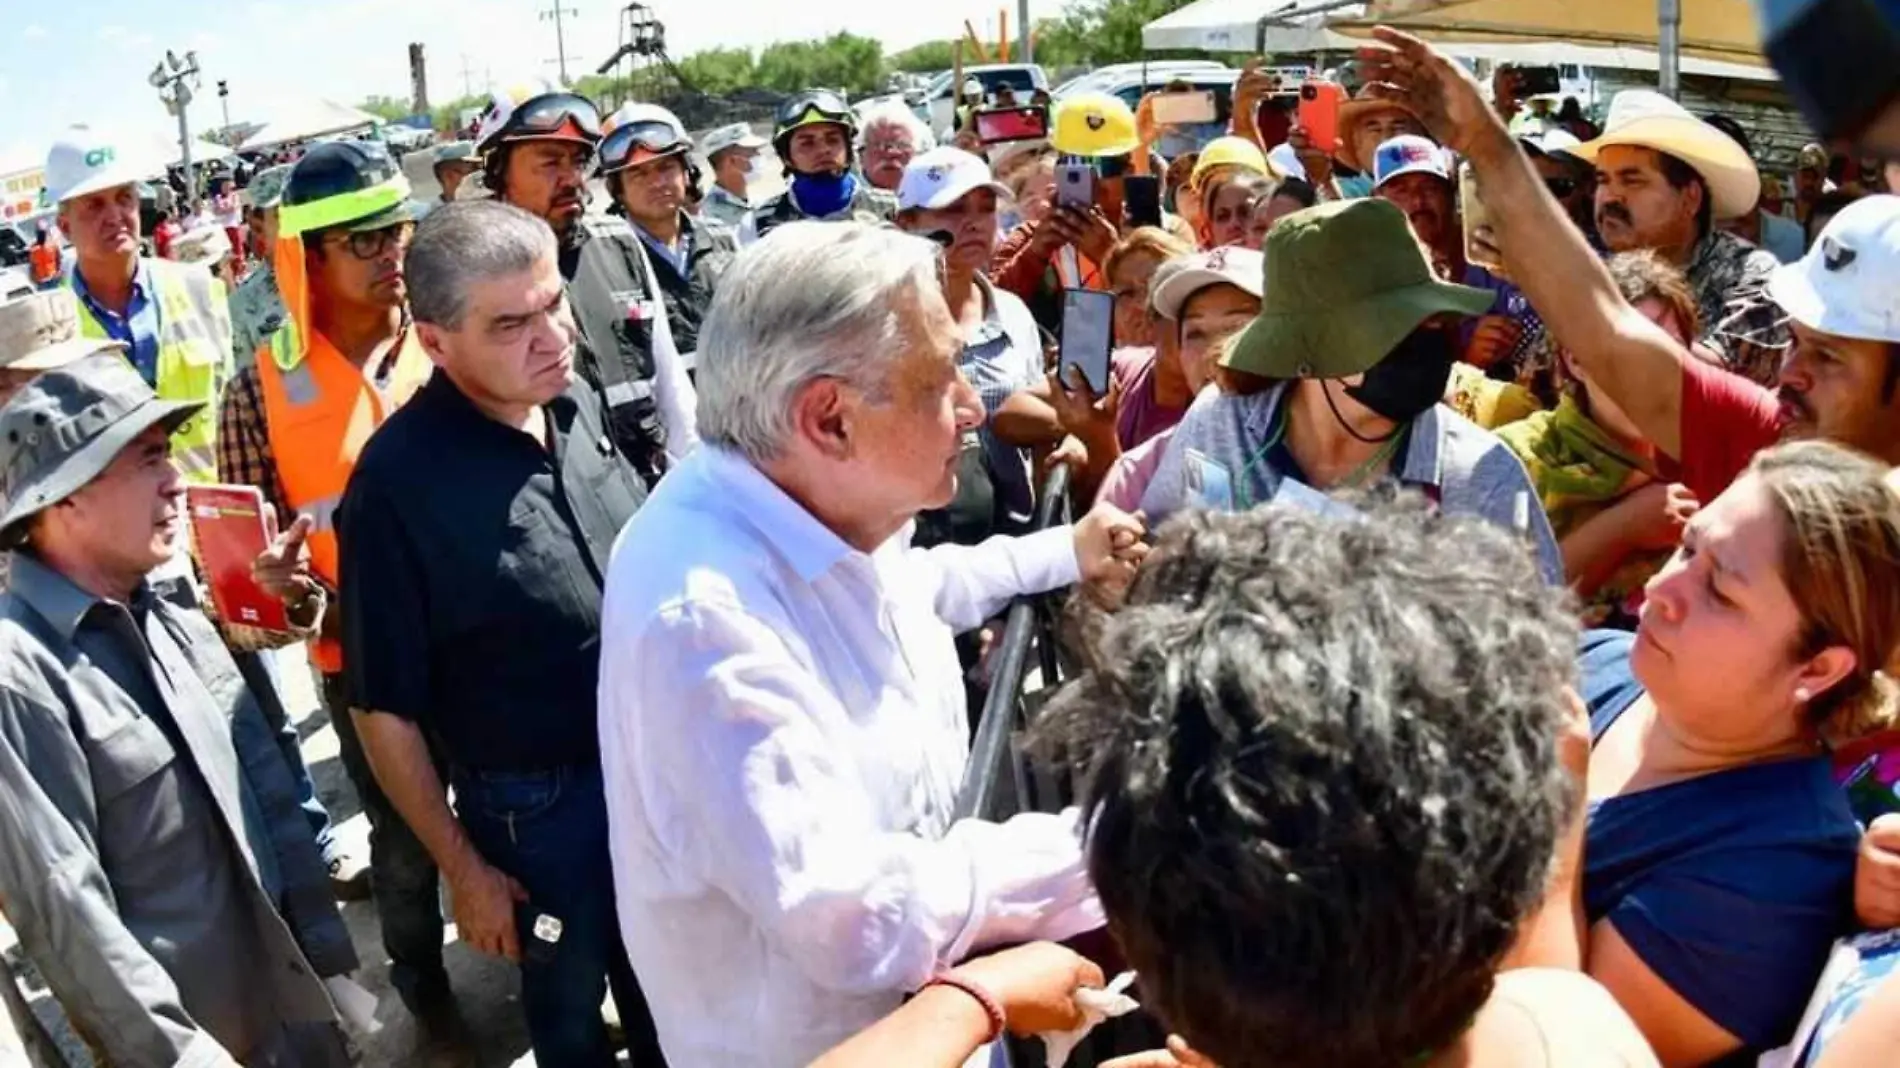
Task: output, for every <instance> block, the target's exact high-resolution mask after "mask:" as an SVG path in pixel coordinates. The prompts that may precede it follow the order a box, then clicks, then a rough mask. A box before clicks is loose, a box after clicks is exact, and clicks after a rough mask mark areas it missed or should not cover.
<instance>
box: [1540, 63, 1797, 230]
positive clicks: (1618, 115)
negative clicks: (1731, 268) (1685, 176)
mask: <svg viewBox="0 0 1900 1068" xmlns="http://www.w3.org/2000/svg"><path fill="white" fill-rule="evenodd" d="M1610 145H1633V146H1636V147H1639V148H1649V149H1654V150H1655V151H1657V152H1662V153H1666V154H1668V155H1671V156H1674V157H1676V158H1677V159H1679V160H1681V161H1683V162H1684V163H1687V164H1688V165H1689V166H1691V167H1694V168H1695V171H1696V173H1697V174H1700V175H1701V176H1702V180H1703V181H1705V182H1707V183H1708V184H1709V196H1710V199H1711V201H1712V206H1713V209H1714V213H1715V217H1716V218H1717V219H1733V218H1737V217H1739V216H1742V215H1747V214H1748V213H1749V212H1750V211H1753V210H1754V208H1755V202H1756V201H1758V200H1760V199H1761V172H1760V171H1758V170H1756V169H1755V161H1754V160H1752V159H1749V158H1748V153H1747V152H1746V151H1745V150H1744V149H1743V148H1742V146H1741V145H1738V144H1736V143H1735V141H1734V140H1733V139H1732V138H1730V137H1729V136H1728V135H1727V134H1725V133H1723V132H1722V131H1720V130H1718V129H1716V128H1715V127H1713V126H1710V125H1709V124H1708V123H1706V122H1703V121H1702V120H1701V119H1698V118H1696V117H1695V116H1694V115H1691V114H1689V111H1688V109H1686V108H1684V107H1683V106H1682V105H1681V104H1678V103H1676V102H1675V101H1674V100H1671V99H1669V98H1668V97H1666V96H1664V95H1662V94H1661V93H1658V92H1656V91H1655V90H1653V89H1625V90H1624V91H1623V92H1620V93H1618V94H1616V99H1614V100H1612V101H1610V115H1609V121H1608V122H1606V123H1604V127H1603V136H1601V137H1599V138H1597V139H1596V140H1594V141H1585V142H1584V143H1583V144H1580V145H1578V146H1577V147H1575V148H1573V149H1571V150H1570V154H1571V155H1573V156H1576V157H1577V158H1579V159H1583V160H1588V161H1590V162H1592V163H1594V162H1596V158H1597V153H1598V152H1600V151H1602V150H1603V149H1604V148H1607V147H1609V146H1610Z"/></svg>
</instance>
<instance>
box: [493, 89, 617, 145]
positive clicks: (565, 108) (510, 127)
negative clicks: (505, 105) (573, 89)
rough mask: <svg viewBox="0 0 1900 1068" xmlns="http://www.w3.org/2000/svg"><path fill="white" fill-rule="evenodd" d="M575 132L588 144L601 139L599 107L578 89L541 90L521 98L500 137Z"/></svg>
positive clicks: (523, 137)
mask: <svg viewBox="0 0 1900 1068" xmlns="http://www.w3.org/2000/svg"><path fill="white" fill-rule="evenodd" d="M571 134H578V135H579V137H580V139H582V140H585V141H587V142H588V143H589V144H598V143H599V142H600V110H599V109H598V108H596V107H594V103H593V101H591V100H589V99H587V98H586V97H584V96H581V95H579V94H577V93H544V94H542V95H541V96H537V97H535V98H534V99H532V100H529V101H526V102H524V103H523V104H522V105H521V106H520V107H518V108H516V109H515V110H514V114H512V115H509V116H508V121H507V122H506V123H505V124H503V125H502V128H501V133H500V134H498V135H497V137H498V139H499V140H503V141H519V140H530V139H533V138H536V137H558V136H568V135H571Z"/></svg>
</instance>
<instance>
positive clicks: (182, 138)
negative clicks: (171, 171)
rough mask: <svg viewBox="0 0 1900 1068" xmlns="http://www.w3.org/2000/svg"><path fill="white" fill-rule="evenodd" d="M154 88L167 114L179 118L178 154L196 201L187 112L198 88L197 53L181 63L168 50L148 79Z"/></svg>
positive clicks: (189, 191)
mask: <svg viewBox="0 0 1900 1068" xmlns="http://www.w3.org/2000/svg"><path fill="white" fill-rule="evenodd" d="M145 80H146V81H147V82H150V83H151V86H152V88H154V89H156V90H158V98H159V99H160V100H162V101H164V102H165V110H167V111H169V112H171V113H172V114H174V115H176V116H178V154H179V161H180V163H182V164H183V165H184V168H185V188H186V190H187V194H188V195H189V196H190V197H192V198H194V199H195V198H196V197H197V195H198V179H197V176H196V175H194V174H192V173H191V120H190V119H189V118H188V117H187V115H186V112H187V109H189V108H190V107H191V98H192V96H193V95H194V93H193V90H195V89H197V88H198V53H196V52H186V53H185V59H184V61H183V62H180V61H179V59H178V56H177V54H176V53H174V52H171V51H170V50H167V51H166V53H165V58H164V59H163V60H161V61H160V62H159V64H158V66H156V67H153V68H152V73H151V74H150V75H148V76H147V77H146V79H145Z"/></svg>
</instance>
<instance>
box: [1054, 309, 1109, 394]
mask: <svg viewBox="0 0 1900 1068" xmlns="http://www.w3.org/2000/svg"><path fill="white" fill-rule="evenodd" d="M1114 341H1115V294H1113V293H1104V292H1103V291H1101V290H1099V289H1065V290H1063V291H1062V346H1061V354H1060V355H1059V356H1057V358H1056V376H1057V377H1058V378H1059V379H1060V380H1061V381H1062V382H1063V384H1065V385H1067V386H1068V387H1069V388H1070V389H1074V388H1076V386H1077V385H1078V384H1079V382H1087V383H1088V387H1089V389H1091V390H1093V391H1094V393H1095V395H1096V396H1098V397H1099V396H1102V395H1103V394H1105V393H1107V392H1108V357H1109V351H1110V349H1111V348H1112V347H1113V345H1114Z"/></svg>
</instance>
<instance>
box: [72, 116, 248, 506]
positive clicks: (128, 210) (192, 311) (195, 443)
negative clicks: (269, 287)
mask: <svg viewBox="0 0 1900 1068" xmlns="http://www.w3.org/2000/svg"><path fill="white" fill-rule="evenodd" d="M159 169H160V167H159V165H158V163H157V162H156V161H144V160H140V159H137V158H135V157H134V155H133V153H132V152H131V151H130V150H129V148H128V146H123V145H120V144H117V143H115V142H114V141H113V140H112V139H110V138H108V137H104V136H101V135H100V134H98V133H96V132H94V131H93V130H91V129H88V128H87V127H84V126H75V127H72V128H71V129H69V130H67V131H66V133H65V135H64V136H62V137H61V138H60V139H59V140H57V141H55V142H54V143H53V147H52V150H51V151H50V152H48V153H47V157H46V193H47V196H48V198H49V199H51V200H52V201H53V202H54V203H56V204H58V205H59V216H58V217H59V228H60V230H61V231H62V232H63V233H65V235H66V239H67V240H68V241H70V242H72V246H73V252H74V255H75V259H74V263H73V267H72V270H71V271H70V272H68V274H67V275H66V278H65V279H64V283H63V284H64V285H66V286H67V287H69V288H71V289H72V291H73V295H74V296H75V297H77V298H78V301H79V325H80V332H81V333H82V334H84V335H85V336H87V337H93V338H110V339H112V340H114V341H118V342H120V343H122V344H124V345H125V347H126V355H127V357H128V358H129V359H130V360H131V361H132V366H133V367H134V368H136V369H137V370H138V372H139V375H140V376H141V377H143V378H144V379H145V381H146V382H147V383H149V384H150V385H151V386H152V388H153V389H154V390H155V391H157V393H158V395H159V396H160V397H161V398H163V399H165V400H168V401H195V402H197V403H200V404H202V405H204V408H203V409H202V410H201V411H200V412H199V413H198V414H196V415H194V416H192V417H191V418H190V419H189V420H187V421H186V422H185V423H184V424H183V425H182V426H180V427H179V428H178V430H177V431H176V432H175V433H174V434H173V435H172V457H173V459H174V460H176V461H177V463H178V466H179V469H180V470H181V471H182V472H183V473H184V475H185V477H186V478H187V479H190V480H193V481H197V482H215V481H217V460H216V453H215V451H214V445H215V441H214V439H215V435H216V428H217V418H216V415H215V414H214V413H215V412H216V411H217V406H218V391H219V390H220V388H221V387H222V386H223V384H224V381H225V379H226V378H228V377H229V376H230V369H231V316H230V311H229V308H228V307H227V305H226V301H225V291H224V285H223V284H222V283H220V282H219V281H218V280H217V279H215V278H213V277H212V276H211V273H210V272H209V271H207V270H205V269H204V268H203V267H192V266H186V265H184V264H180V263H173V262H171V261H169V260H160V259H151V258H147V257H144V256H141V255H140V254H139V192H138V182H139V180H140V179H141V178H143V177H145V175H146V173H147V172H154V173H155V172H157V171H158V170H159Z"/></svg>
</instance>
